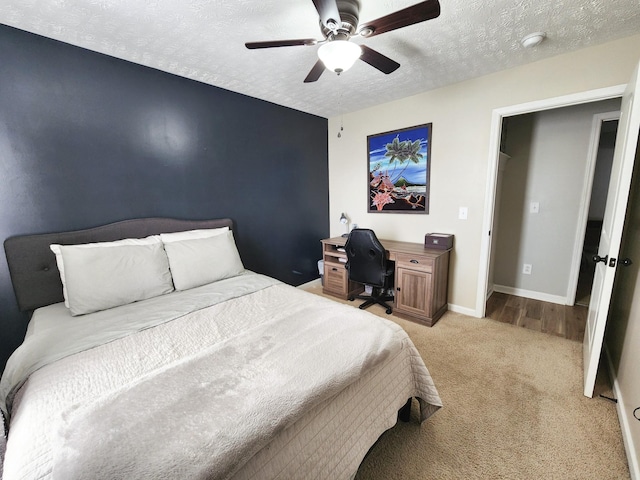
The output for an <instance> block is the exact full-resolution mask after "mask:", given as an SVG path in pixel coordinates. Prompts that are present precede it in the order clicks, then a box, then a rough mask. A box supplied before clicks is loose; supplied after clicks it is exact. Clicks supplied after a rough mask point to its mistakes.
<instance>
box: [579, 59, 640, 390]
mask: <svg viewBox="0 0 640 480" xmlns="http://www.w3.org/2000/svg"><path fill="white" fill-rule="evenodd" d="M639 68H640V65H638V67H636V70H635V72H634V74H633V77H632V78H631V80H630V81H629V84H628V85H627V89H626V90H625V92H624V95H623V97H622V105H621V109H620V123H619V125H618V134H617V136H616V146H615V150H614V154H613V165H612V166H611V181H610V183H609V193H608V194H607V205H606V208H605V213H604V220H603V223H602V234H601V236H600V246H599V247H598V256H599V257H601V258H602V261H600V262H598V263H597V266H596V273H595V277H594V279H593V288H592V290H591V302H590V304H589V314H588V316H587V325H586V327H585V332H584V342H583V356H584V394H585V396H587V397H592V396H593V389H594V386H595V381H596V373H597V371H598V362H599V360H600V353H601V351H602V342H603V340H604V330H605V325H606V322H607V314H608V311H609V304H610V302H611V292H612V290H613V280H614V277H615V273H616V268H615V267H616V263H617V260H618V253H619V251H620V242H621V239H622V227H623V226H624V217H625V213H626V210H627V201H628V198H629V188H630V185H631V174H632V172H633V162H634V159H635V155H636V148H637V145H638V135H639V134H640V102H636V101H634V100H635V94H636V92H640V84H639V80H640V79H639V78H638V69H639Z"/></svg>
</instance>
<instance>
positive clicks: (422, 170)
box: [367, 123, 431, 213]
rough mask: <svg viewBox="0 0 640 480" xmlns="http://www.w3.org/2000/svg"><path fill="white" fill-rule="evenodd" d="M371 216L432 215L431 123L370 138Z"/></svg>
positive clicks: (368, 144)
mask: <svg viewBox="0 0 640 480" xmlns="http://www.w3.org/2000/svg"><path fill="white" fill-rule="evenodd" d="M367 151H368V157H369V158H368V162H369V170H368V171H369V174H368V181H369V206H368V211H369V212H370V213H429V182H430V179H429V170H430V166H431V123H425V124H424V125H417V126H415V127H409V128H403V129H402V130H394V131H391V132H385V133H378V134H375V135H369V136H368V137H367Z"/></svg>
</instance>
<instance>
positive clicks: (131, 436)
mask: <svg viewBox="0 0 640 480" xmlns="http://www.w3.org/2000/svg"><path fill="white" fill-rule="evenodd" d="M29 345H31V346H35V347H34V348H30V347H29ZM0 392H2V399H3V401H5V400H6V404H5V405H4V406H3V408H4V409H5V410H6V412H7V413H8V414H9V415H10V430H9V436H8V442H7V450H6V456H5V462H4V478H5V479H13V478H28V479H38V478H54V479H55V478H64V479H73V478H88V477H89V476H90V477H91V478H109V479H113V478H234V479H250V478H255V479H258V478H259V479H269V478H327V479H329V478H331V479H341V478H344V479H349V478H352V477H353V476H354V475H355V473H356V471H357V468H358V465H359V464H360V462H361V461H362V459H363V458H364V455H365V454H366V452H367V451H368V449H369V448H370V447H371V445H372V444H373V443H374V442H375V441H376V439H377V438H378V437H379V436H380V434H381V433H382V432H384V431H385V430H386V429H388V428H390V427H392V426H393V425H394V424H395V422H396V420H397V411H398V409H399V408H401V407H402V406H403V405H404V403H405V402H406V400H407V399H408V398H411V397H416V398H418V405H419V407H420V410H421V412H420V419H421V420H425V419H426V418H428V417H429V416H430V415H431V414H433V413H434V412H435V411H437V410H438V408H440V406H441V405H442V404H441V401H440V398H439V396H438V393H437V390H436V388H435V386H434V385H433V381H432V379H431V377H430V375H429V372H428V370H427V368H426V366H425V365H424V363H423V361H422V359H421V358H420V355H419V354H418V352H417V350H416V349H415V347H414V346H413V344H412V343H411V340H410V339H409V337H408V336H407V335H406V333H405V332H404V331H403V330H402V329H401V328H400V327H399V326H398V325H396V324H395V323H393V322H390V321H387V320H385V319H381V318H379V317H376V316H374V315H372V314H370V313H367V312H363V311H360V310H357V309H354V308H352V307H349V306H345V305H341V304H338V303H336V302H333V301H331V300H327V299H324V298H321V297H318V296H316V295H312V294H310V293H307V292H303V291H301V290H299V289H296V288H293V287H290V286H288V285H285V284H282V283H281V282H278V281H276V280H274V279H270V278H269V277H264V276H262V275H257V274H253V273H247V274H246V275H241V276H238V277H234V278H231V279H227V280H223V281H220V282H215V283H214V284H210V285H205V286H202V287H198V288H195V289H191V290H187V291H183V292H175V293H172V294H169V295H163V296H161V297H156V298H153V299H149V300H145V301H142V302H137V303H135V304H130V305H125V306H122V307H117V308H114V309H110V310H106V311H103V312H97V313H94V314H89V315H85V316H82V317H71V316H69V315H68V313H67V310H66V309H65V308H64V306H63V304H62V306H61V304H57V305H52V306H49V307H44V308H43V309H39V310H37V311H36V312H35V314H34V317H33V319H32V321H31V323H30V325H29V330H28V335H27V337H26V339H25V343H24V345H23V346H22V347H20V349H18V351H17V352H16V354H14V356H12V358H11V359H10V360H9V362H8V364H7V369H6V370H5V373H4V374H3V378H2V382H0Z"/></svg>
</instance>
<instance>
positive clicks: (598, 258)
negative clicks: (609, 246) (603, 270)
mask: <svg viewBox="0 0 640 480" xmlns="http://www.w3.org/2000/svg"><path fill="white" fill-rule="evenodd" d="M591 259H592V260H593V261H594V262H596V263H598V262H602V263H604V264H605V265H606V263H607V260H608V259H609V255H605V256H604V257H601V256H600V255H594V256H593V257H592V258H591Z"/></svg>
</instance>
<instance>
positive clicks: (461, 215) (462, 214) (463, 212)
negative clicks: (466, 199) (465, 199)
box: [458, 207, 469, 220]
mask: <svg viewBox="0 0 640 480" xmlns="http://www.w3.org/2000/svg"><path fill="white" fill-rule="evenodd" d="M468 213H469V211H468V209H467V207H460V210H459V211H458V218H459V219H460V220H466V219H467V214H468Z"/></svg>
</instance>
